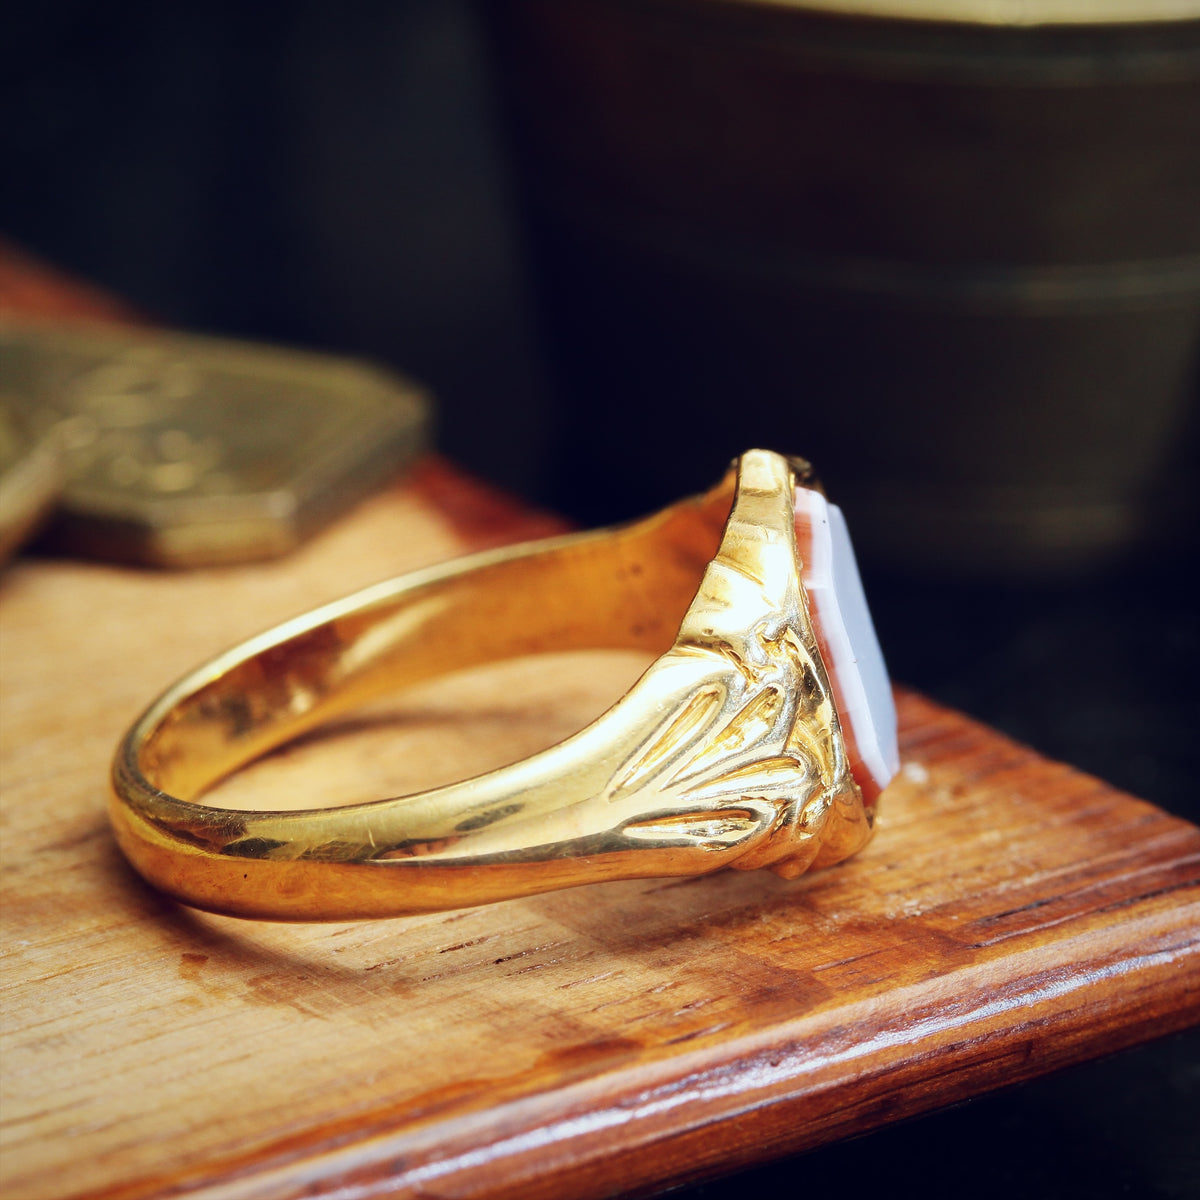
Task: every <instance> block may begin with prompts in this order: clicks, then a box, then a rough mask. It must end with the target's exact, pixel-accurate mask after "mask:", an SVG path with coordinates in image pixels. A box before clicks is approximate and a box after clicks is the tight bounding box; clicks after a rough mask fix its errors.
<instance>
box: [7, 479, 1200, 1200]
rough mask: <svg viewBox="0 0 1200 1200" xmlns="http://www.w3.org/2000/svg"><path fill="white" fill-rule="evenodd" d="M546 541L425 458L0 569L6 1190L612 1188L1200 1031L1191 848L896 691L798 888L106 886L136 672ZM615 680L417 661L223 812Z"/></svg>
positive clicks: (113, 867) (563, 663) (459, 742)
mask: <svg viewBox="0 0 1200 1200" xmlns="http://www.w3.org/2000/svg"><path fill="white" fill-rule="evenodd" d="M701 482H703V481H698V483H701ZM554 528H555V522H554V520H553V519H552V518H545V517H539V516H537V515H531V514H528V513H526V512H525V511H524V510H522V509H520V508H519V507H517V506H515V505H513V504H512V503H511V502H507V501H504V500H503V499H502V498H500V497H497V496H495V495H494V494H492V493H491V492H489V491H488V490H487V489H484V488H481V487H480V486H479V485H477V484H474V483H472V482H471V481H469V480H466V479H465V478H463V477H462V476H461V475H459V474H457V473H456V472H454V471H453V470H451V469H449V468H447V467H445V466H444V465H442V464H439V463H437V462H436V461H430V462H427V463H425V464H423V465H422V466H421V467H420V469H419V470H418V471H417V473H416V474H415V476H414V477H413V478H412V479H411V480H410V481H409V482H408V483H406V484H403V485H400V486H397V487H396V488H394V489H392V490H391V491H389V492H387V493H385V494H383V495H381V496H379V497H377V498H376V499H374V500H372V501H369V502H368V503H367V504H365V505H363V506H362V507H360V508H359V509H358V510H357V511H355V512H354V513H352V514H351V515H350V516H348V517H347V518H345V519H344V520H342V521H341V522H340V523H338V524H337V525H336V526H334V527H333V528H332V529H331V530H329V531H327V532H326V533H324V534H322V535H321V536H319V537H318V538H317V539H316V540H314V541H313V542H312V543H311V544H309V545H308V546H306V547H305V548H303V549H302V550H301V551H300V552H298V553H297V554H295V555H294V556H292V557H290V558H288V559H286V560H284V561H281V562H275V563H268V564H263V565H258V566H247V567H239V568H231V569H225V570H213V571H199V572H192V573H186V574H169V573H161V572H150V571H139V570H132V569H124V568H115V567H107V566H101V565H94V564H84V563H72V562H65V561H54V560H48V559H43V560H38V559H28V560H25V561H21V562H19V563H17V564H16V565H14V566H13V567H11V568H10V569H9V570H8V571H6V572H5V573H4V574H3V576H0V621H2V627H3V662H2V672H3V675H2V677H3V689H4V695H3V722H2V731H0V737H2V742H0V751H2V760H0V773H2V778H3V784H4V789H3V827H2V837H3V855H4V871H3V876H2V879H3V918H4V924H5V938H4V961H3V994H4V1012H5V1020H4V1029H3V1043H2V1060H0V1061H2V1062H3V1088H4V1093H3V1104H2V1107H0V1116H2V1118H3V1129H2V1136H3V1142H2V1148H0V1180H2V1182H3V1188H4V1194H5V1196H6V1197H9V1198H11V1200H17V1198H26V1197H28V1198H30V1200H33V1198H38V1197H55V1198H59V1200H61V1198H68V1197H82V1196H106V1197H114V1198H115V1197H129V1198H132V1197H149V1196H165V1195H168V1194H171V1195H175V1194H180V1193H184V1194H200V1195H204V1196H213V1197H217V1196H220V1197H230V1198H233V1197H247V1198H248V1197H255V1198H266V1197H298V1196H301V1195H304V1196H311V1195H336V1196H338V1197H339V1198H340V1200H350V1198H352V1197H353V1198H359V1197H368V1196H373V1195H382V1194H387V1195H389V1196H416V1195H421V1196H439V1197H442V1196H455V1197H460V1196H479V1197H518V1196H519V1197H522V1198H524V1200H536V1198H539V1197H542V1198H546V1200H551V1198H555V1200H565V1198H568V1197H598V1196H606V1195H612V1194H615V1193H619V1192H623V1191H630V1190H634V1189H642V1188H647V1187H653V1186H660V1185H666V1184H669V1183H673V1182H679V1181H682V1180H686V1179H692V1178H699V1177H702V1176H706V1175H710V1174H715V1173H720V1172H725V1171H728V1170H731V1169H733V1168H735V1167H737V1166H740V1165H744V1164H749V1163H757V1162H762V1161H765V1160H767V1159H769V1158H771V1157H774V1156H778V1155H781V1154H784V1153H786V1152H788V1151H792V1150H797V1149H800V1148H803V1147H808V1146H813V1145H817V1144H819V1143H822V1142H826V1141H829V1140H831V1139H834V1138H838V1137H841V1136H844V1135H847V1134H850V1133H854V1132H858V1131H862V1130H865V1129H868V1128H871V1127H873V1126H876V1125H879V1124H881V1123H884V1122H887V1121H890V1120H894V1119H897V1118H899V1117H903V1116H906V1115H909V1114H912V1113H916V1112H920V1111H923V1110H926V1109H929V1108H932V1107H935V1106H937V1105H941V1104H945V1103H947V1102H949V1101H952V1100H955V1099H958V1098H960V1097H963V1096H968V1095H971V1094H975V1093H978V1092H980V1091H982V1090H984V1089H986V1088H990V1087H994V1086H997V1085H999V1084H1003V1083H1008V1082H1012V1081H1015V1080H1018V1079H1022V1078H1026V1077H1029V1076H1031V1075H1035V1074H1037V1073H1039V1072H1042V1071H1046V1070H1048V1069H1051V1068H1053V1067H1056V1066H1060V1065H1063V1064H1065V1063H1070V1062H1074V1061H1077V1060H1080V1059H1083V1058H1086V1057H1089V1056H1091V1055H1095V1054H1098V1053H1102V1052H1104V1051H1108V1050H1113V1049H1115V1048H1117V1047H1120V1046H1123V1045H1126V1044H1129V1043H1132V1042H1135V1041H1138V1040H1140V1039H1143V1038H1147V1037H1150V1036H1152V1035H1154V1034H1159V1033H1165V1032H1167V1031H1168V1030H1171V1029H1174V1028H1177V1027H1180V1026H1182V1025H1184V1024H1187V1023H1189V1022H1191V1021H1194V1020H1196V1019H1197V1016H1198V1015H1200V1012H1198V1009H1200V999H1198V997H1200V954H1198V953H1197V951H1198V949H1200V902H1198V900H1197V893H1196V888H1195V885H1196V883H1197V881H1200V830H1197V829H1196V828H1195V827H1193V826H1191V825H1189V824H1187V823H1185V822H1183V821H1180V820H1177V819H1175V818H1172V817H1170V816H1167V815H1166V814H1164V813H1163V812H1161V811H1159V810H1157V809H1155V808H1153V807H1151V806H1150V805H1148V804H1145V803H1143V802H1141V801H1139V800H1136V799H1133V798H1131V797H1129V796H1126V795H1123V794H1121V793H1118V792H1116V791H1114V790H1113V789H1111V788H1109V787H1107V786H1106V785H1104V784H1102V783H1099V782H1097V781H1096V780H1094V779H1090V778H1088V777H1085V776H1083V775H1081V774H1079V773H1078V772H1076V771H1074V770H1072V769H1070V768H1068V767H1065V766H1062V765H1059V764H1056V763H1052V762H1048V761H1046V760H1045V759H1043V758H1041V757H1039V756H1038V755H1037V754H1035V753H1033V752H1032V751H1030V750H1028V749H1025V748H1023V747H1021V746H1018V745H1015V744H1014V743H1012V742H1010V741H1008V740H1006V739H1004V738H1003V737H1001V736H999V735H998V734H996V733H995V732H993V731H991V730H989V729H987V728H984V727H983V726H981V725H978V724H976V723H974V722H972V721H970V720H968V719H966V718H965V717H962V716H960V715H958V714H955V713H953V712H949V711H947V710H945V709H942V708H939V707H937V706H936V705H934V704H932V703H930V702H928V701H926V700H924V699H922V698H920V697H918V696H915V695H912V694H910V693H904V692H902V693H901V694H900V697H899V700H900V717H901V729H902V749H903V755H904V764H905V765H904V770H903V773H902V775H901V777H900V779H899V780H898V781H897V783H896V784H895V785H894V786H893V787H892V788H890V789H889V790H888V792H887V793H886V794H885V795H884V797H883V798H882V800H881V805H880V813H881V816H880V820H879V825H878V829H877V833H876V837H875V839H874V841H873V842H872V843H871V845H870V846H869V847H868V848H867V850H866V851H864V852H863V853H862V854H861V855H859V856H858V857H857V858H856V859H854V860H853V861H851V862H849V863H847V864H844V865H842V866H839V867H834V868H831V869H829V870H827V871H824V872H819V873H816V874H813V875H810V876H806V877H804V878H802V879H800V880H798V881H795V882H791V883H788V882H784V881H783V880H780V879H778V878H776V877H775V876H773V875H770V874H767V873H765V872H749V873H743V872H728V873H725V874H723V875H719V876H713V877H709V878H704V879H697V880H690V881H661V880H660V881H647V882H639V883H621V884H605V885H599V886H595V887H591V888H582V889H576V890H574V891H569V892H563V893H557V894H550V895H546V896H541V897H537V898H534V899H530V900H525V901H515V902H511V903H507V904H501V905H496V906H492V907H486V908H478V909H473V910H467V911H463V912H458V913H448V914H439V915H434V916H428V917H416V918H408V919H401V920H396V921H391V922H371V923H365V924H358V925H351V924H346V925H334V926H299V927H287V926H276V925H266V924H259V923H254V922H239V921H236V920H231V919H224V918H217V917H211V916H206V915H202V914H198V913H194V912H191V911H189V910H186V909H184V908H180V907H178V906H176V905H174V904H172V903H169V902H167V901H166V900H164V899H163V898H161V897H159V896H158V895H156V894H155V893H153V892H152V891H150V890H149V889H148V888H146V887H145V886H143V885H142V884H141V883H140V881H139V880H138V879H137V878H136V877H135V876H134V875H133V874H132V873H131V872H130V871H129V870H128V869H127V868H126V867H125V865H124V863H123V862H122V860H121V859H120V857H119V855H118V853H117V852H116V850H115V848H114V846H113V843H112V840H111V838H110V836H109V832H108V828H107V825H106V823H105V817H104V781H105V775H106V771H107V767H108V761H109V757H110V755H111V753H112V750H113V746H114V744H115V742H116V740H117V738H118V736H119V735H120V734H121V732H122V731H123V729H124V728H125V726H126V725H127V724H128V722H129V721H130V720H131V719H132V718H133V717H134V716H135V715H136V714H137V712H138V711H139V710H140V709H141V707H142V706H143V705H144V704H145V703H146V702H147V701H148V700H149V699H150V698H151V696H152V695H153V694H154V693H155V692H156V691H157V690H159V689H160V688H162V687H163V686H165V685H166V684H167V683H169V682H170V681H171V680H172V679H173V678H175V677H176V676H177V675H179V674H180V673H181V672H182V671H184V670H185V669H187V668H189V667H191V666H192V665H194V664H195V663H196V662H197V661H199V660H200V659H202V658H204V657H206V656H208V655H211V654H213V653H214V652H216V651H219V650H221V649H223V648H224V647H226V646H227V645H229V644H230V643H232V642H234V641H236V640H237V639H240V638H242V637H244V636H247V635H249V634H252V633H254V632H256V631H258V630H260V629H262V628H264V627H266V626H268V625H270V624H273V623H275V622H277V621H279V620H281V619H284V618H286V617H288V616H291V615H293V614H294V613H296V612H299V611H301V610H303V609H306V608H308V607H310V606H312V605H315V604H317V603H320V602H322V601H324V600H327V599H331V598H333V597H334V596H337V595H339V594H342V593H345V592H347V591H349V590H351V589H353V588H355V587H358V586H360V585H363V584H366V583H369V582H371V581H373V580H376V579H379V578H383V577H386V576H388V575H391V574H395V573H397V572H401V571H404V570H407V569H409V568H412V567H416V566H419V565H422V564H425V563H429V562H432V561H435V560H437V559H441V558H445V557H448V556H450V555H453V554H457V553H460V552H462V551H464V550H466V549H471V548H476V547H479V546H481V545H485V544H496V543H497V542H500V541H503V540H506V539H512V538H519V537H525V536H533V535H539V534H543V533H547V532H551V531H552V530H553V529H554ZM639 666H640V664H639V661H638V660H637V659H635V658H633V657H632V656H619V655H616V656H608V657H607V658H603V659H598V658H596V657H595V656H572V657H565V656H564V657H560V658H555V659H547V660H543V661H525V662H522V663H519V664H513V665H511V666H509V667H506V668H497V669H490V670H489V671H487V672H481V673H477V674H475V675H474V676H473V677H472V678H471V679H468V680H462V679H460V680H449V681H445V682H440V683H438V684H437V685H433V686H431V687H427V688H424V689H422V690H421V691H420V692H419V693H412V694H410V695H408V696H405V697H400V698H398V699H397V701H396V702H395V703H394V704H392V705H391V706H390V707H389V708H387V709H381V710H377V711H372V712H371V713H368V714H364V716H363V717H362V718H361V719H358V720H355V721H352V722H347V723H346V724H345V725H343V726H342V727H340V728H339V729H337V730H334V731H330V733H329V734H328V735H327V736H319V737H314V738H310V739H308V740H307V741H306V742H305V743H304V744H302V745H301V746H298V747H296V748H294V749H292V750H290V751H286V752H283V753H281V754H278V755H275V756H273V758H271V759H270V760H268V761H266V762H264V763H263V764H261V765H259V766H257V767H254V768H251V769H250V770H249V771H248V772H247V773H246V774H245V775H244V776H241V777H239V778H237V779H236V780H234V781H232V782H231V783H230V784H229V785H228V786H227V787H226V788H225V789H224V790H223V791H222V792H221V794H220V795H221V801H222V802H225V803H230V804H245V805H256V804H262V803H268V804H269V803H273V802H278V801H279V800H280V798H281V797H291V798H293V799H294V800H295V802H296V803H299V804H309V803H312V802H313V801H314V799H315V798H316V797H318V796H321V797H323V798H324V799H326V800H331V801H352V800H357V799H363V798H367V797H371V796H380V795H385V794H395V793H397V792H401V791H405V790H409V789H411V788H414V787H420V786H425V785H428V784H430V783H434V782H440V781H442V780H445V779H449V778H452V777H455V776H461V775H465V774H469V773H473V772H475V771H478V770H482V769H486V768H487V767H490V766H493V765H496V764H497V763H499V762H501V761H505V760H509V759H512V758H516V757H520V756H522V755H524V754H526V753H529V752H530V751H532V750H535V749H537V748H539V747H540V746H542V745H545V744H547V743H549V742H552V741H554V740H556V739H558V738H559V737H561V736H563V735H564V734H566V733H568V732H571V731H572V730H573V729H574V728H577V727H578V726H580V725H582V724H583V723H585V722H586V721H587V720H588V719H590V718H591V717H592V716H594V715H595V714H596V713H598V712H599V711H600V710H601V709H602V708H603V707H604V705H606V704H607V703H609V702H610V701H611V700H612V699H614V698H615V697H616V696H617V695H619V694H620V692H621V691H622V689H623V688H624V687H625V686H626V685H627V684H628V682H630V680H631V679H632V677H633V676H634V675H635V674H636V672H637V670H638V669H639Z"/></svg>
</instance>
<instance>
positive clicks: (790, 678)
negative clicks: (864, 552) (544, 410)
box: [605, 459, 869, 878]
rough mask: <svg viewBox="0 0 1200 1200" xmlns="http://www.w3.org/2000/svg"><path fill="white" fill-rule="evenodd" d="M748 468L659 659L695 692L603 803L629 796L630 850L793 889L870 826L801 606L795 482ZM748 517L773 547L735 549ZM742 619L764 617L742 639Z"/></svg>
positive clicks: (755, 542)
mask: <svg viewBox="0 0 1200 1200" xmlns="http://www.w3.org/2000/svg"><path fill="white" fill-rule="evenodd" d="M754 465H755V464H753V463H752V464H750V467H751V470H747V466H746V464H745V463H744V464H743V489H742V492H741V493H740V494H739V497H738V502H737V503H735V507H734V511H733V513H732V514H731V517H730V521H729V524H728V526H727V528H726V532H725V536H724V539H723V541H722V544H721V548H720V550H719V552H718V554H717V556H716V557H715V558H714V559H713V561H712V562H711V563H710V564H709V567H708V570H707V572H706V574H705V578H704V581H703V583H702V584H701V587H700V590H699V592H698V594H697V596H696V599H695V601H694V602H693V604H692V606H691V608H690V609H689V612H688V615H687V617H686V618H685V620H684V622H683V626H682V627H681V630H680V636H679V639H678V640H677V642H676V645H675V647H674V649H673V650H672V652H671V655H670V656H668V657H672V656H673V657H674V658H675V660H676V661H679V662H680V663H682V662H684V661H689V660H690V663H691V665H693V666H696V667H699V668H700V671H701V673H702V675H703V679H704V681H703V682H702V683H701V685H700V686H698V687H696V688H695V689H694V690H693V691H692V692H691V694H690V695H689V696H688V698H687V700H686V701H685V702H684V703H683V704H682V705H680V706H679V707H678V708H677V709H675V711H673V712H671V713H670V714H669V715H667V716H666V717H665V718H664V719H663V720H662V722H661V723H660V724H659V725H658V726H657V727H656V728H655V729H654V730H653V732H652V733H651V734H650V735H649V737H648V738H647V739H646V740H645V741H644V742H643V743H642V744H641V745H640V746H639V747H638V748H637V749H636V750H635V751H634V752H633V754H631V755H630V756H629V757H628V759H627V760H626V761H625V762H623V763H622V764H621V766H620V767H619V768H618V769H617V770H616V771H615V772H614V774H613V776H612V779H611V781H610V783H609V785H608V788H607V790H606V793H605V794H606V796H607V798H608V799H610V800H612V801H618V800H621V799H624V798H627V797H632V796H633V795H634V794H635V793H636V795H637V800H638V805H637V807H638V810H639V815H638V816H636V817H634V818H632V819H630V820H629V821H628V822H627V823H626V824H625V825H624V828H623V832H624V833H625V835H626V836H627V837H628V838H630V839H631V840H632V841H634V842H635V843H636V842H639V841H643V842H654V843H658V844H662V843H663V842H664V841H668V842H675V843H676V844H680V845H684V844H687V845H692V846H695V847H699V848H706V849H711V850H713V851H721V852H723V854H722V858H723V859H724V860H725V861H726V862H727V863H728V865H732V866H735V867H738V868H743V869H750V868H757V867H768V868H770V869H771V870H773V871H775V872H776V873H778V874H780V875H783V876H785V877H787V878H792V877H794V876H797V875H800V874H801V873H802V872H803V871H804V870H806V869H807V867H808V866H809V865H811V864H812V863H814V862H816V861H820V859H821V857H822V851H823V849H826V850H828V851H831V850H832V847H831V846H828V847H827V846H826V843H827V842H829V841H830V840H833V841H836V842H837V843H838V846H839V848H844V846H845V845H846V843H847V841H848V840H849V841H857V842H858V843H859V844H861V842H862V841H865V840H866V836H867V833H868V831H869V820H868V817H867V814H866V812H865V809H864V805H863V798H862V793H861V790H860V789H859V787H858V785H857V784H856V783H855V781H854V779H853V776H852V775H851V773H850V769H849V764H848V761H847V756H846V751H845V741H844V738H843V736H842V731H841V728H840V724H839V717H838V713H837V707H836V704H835V701H834V697H833V692H832V688H831V686H830V682H829V676H828V674H827V671H826V668H825V664H824V663H823V661H822V658H821V653H820V650H819V647H818V645H817V641H816V637H815V634H814V631H813V628H812V622H811V619H810V616H809V610H808V605H807V602H806V599H805V596H804V588H803V584H802V582H801V577H800V563H799V558H798V554H797V551H796V544H795V536H794V531H793V527H792V521H793V519H794V518H793V515H792V498H791V489H792V480H791V477H790V475H784V474H783V468H782V465H781V464H780V463H779V460H777V459H776V460H774V461H773V462H768V463H766V464H763V465H764V467H765V470H764V471H763V472H762V474H764V475H767V474H768V473H769V472H773V473H774V477H768V478H765V479H758V480H756V479H755V478H754V474H753V470H752V468H753V466H754ZM747 476H749V478H747ZM756 484H757V485H758V486H755V485H756ZM751 506H752V507H753V512H752V514H751V516H752V519H753V521H754V523H755V527H756V529H757V530H759V531H761V529H762V528H763V527H764V524H765V526H766V528H768V529H769V530H770V531H772V532H773V534H774V535H775V536H774V537H773V538H767V539H764V538H763V537H762V536H761V535H759V536H755V537H745V536H742V534H741V531H740V529H739V523H740V520H739V519H740V518H741V517H742V516H743V513H742V512H741V511H740V509H744V508H745V507H751ZM748 611H757V612H759V613H760V614H762V615H761V617H760V618H759V619H758V620H757V621H755V622H753V623H751V624H750V626H749V628H747V626H746V623H745V618H746V613H747V612H748ZM728 613H736V614H737V617H736V619H735V620H732V621H730V620H727V619H725V617H726V614H728ZM730 851H734V852H735V853H736V857H734V858H732V859H731V858H730V856H729V852H730ZM830 856H831V854H830Z"/></svg>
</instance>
